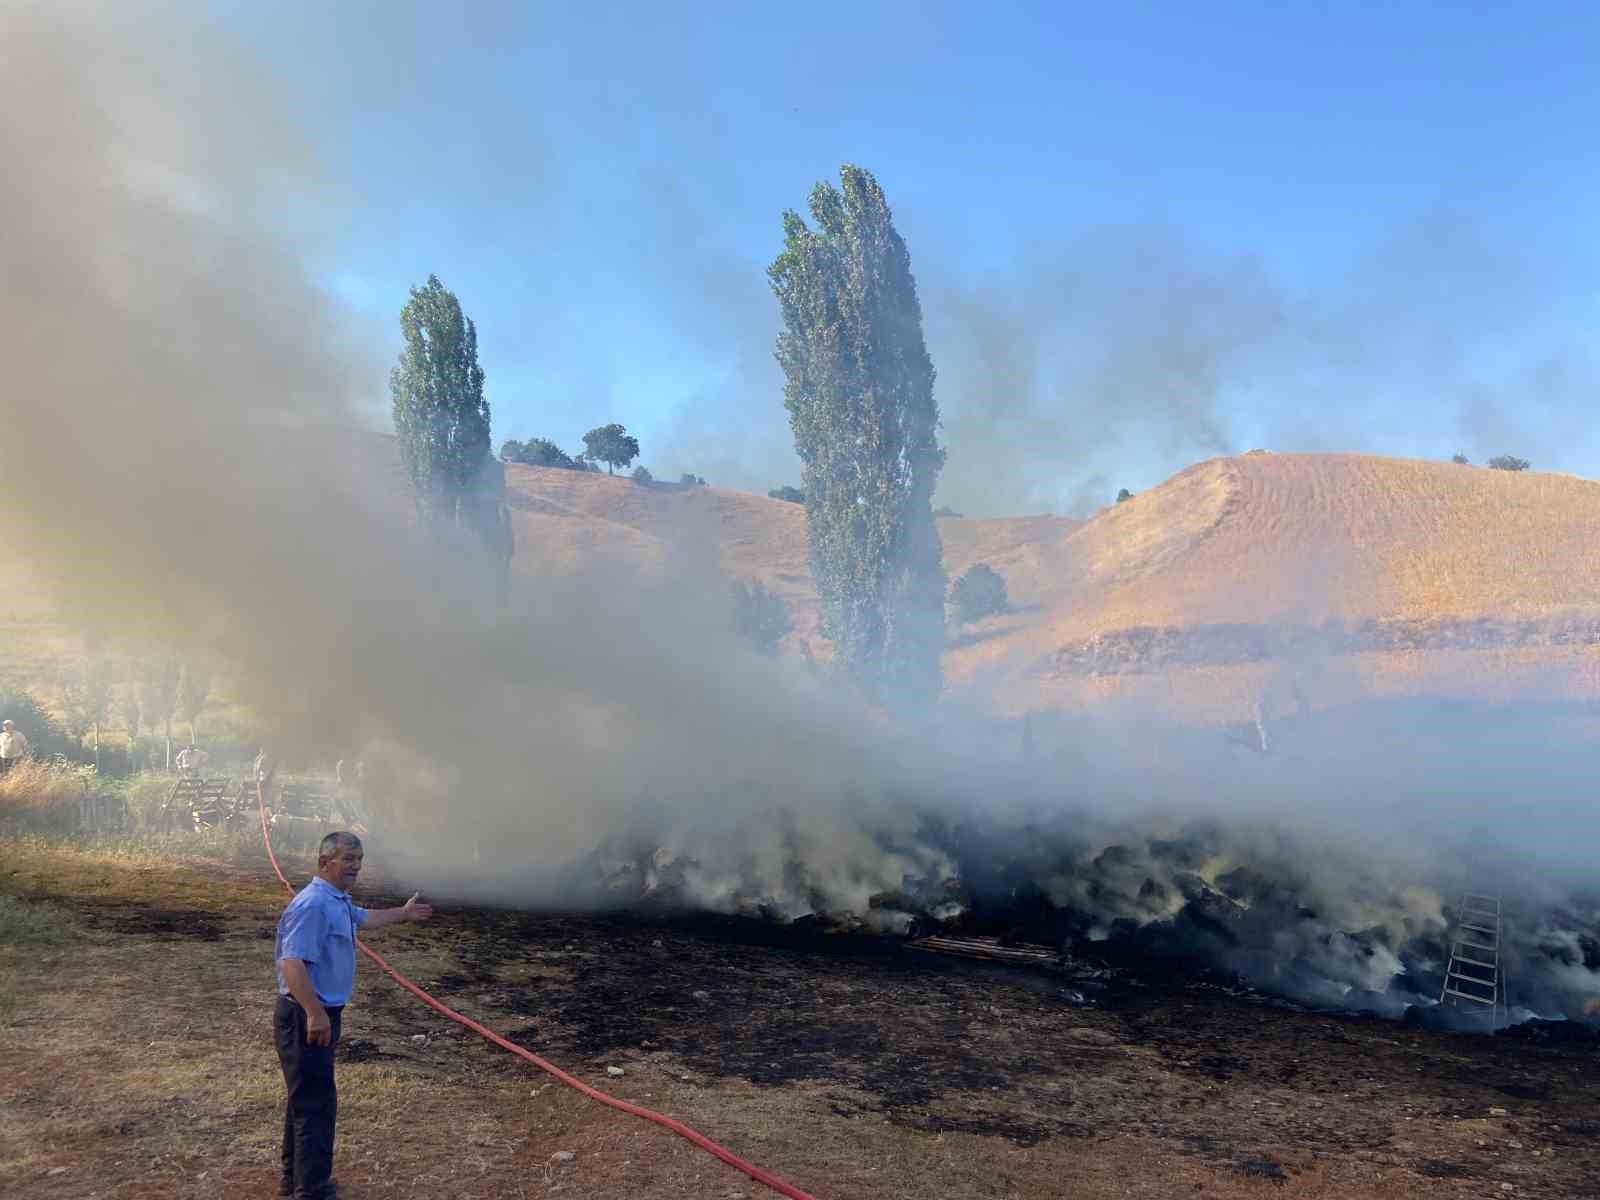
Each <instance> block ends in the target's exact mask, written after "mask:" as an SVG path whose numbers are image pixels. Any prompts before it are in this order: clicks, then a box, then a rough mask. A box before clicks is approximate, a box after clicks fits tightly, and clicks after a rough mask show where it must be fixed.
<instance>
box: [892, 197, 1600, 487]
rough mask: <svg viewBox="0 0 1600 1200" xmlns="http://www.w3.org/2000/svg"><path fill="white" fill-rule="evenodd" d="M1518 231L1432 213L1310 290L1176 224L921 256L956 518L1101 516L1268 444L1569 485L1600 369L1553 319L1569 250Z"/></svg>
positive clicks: (918, 248) (921, 251)
mask: <svg viewBox="0 0 1600 1200" xmlns="http://www.w3.org/2000/svg"><path fill="white" fill-rule="evenodd" d="M901 204H902V206H904V205H905V204H906V201H905V200H904V199H903V198H902V200H901ZM1520 232H1521V231H1514V233H1513V234H1512V235H1511V237H1510V238H1499V237H1496V236H1495V235H1494V234H1493V233H1492V232H1491V231H1489V230H1487V229H1485V228H1483V227H1481V226H1480V225H1478V224H1477V223H1475V222H1474V221H1472V220H1470V219H1468V218H1467V217H1466V216H1465V215H1463V214H1462V213H1460V212H1458V211H1453V210H1443V209H1441V210H1434V211H1429V212H1425V213H1423V214H1421V215H1420V216H1418V217H1416V218H1414V219H1413V220H1411V221H1409V222H1407V223H1405V224H1403V225H1401V226H1399V227H1397V228H1395V229H1393V230H1391V231H1390V232H1389V233H1388V235H1387V236H1386V237H1384V238H1383V239H1381V240H1379V241H1378V242H1377V243H1375V244H1373V245H1371V246H1368V247H1365V248H1364V249H1362V250H1361V251H1360V252H1359V253H1358V254H1356V255H1354V256H1353V257H1352V258H1351V260H1350V261H1349V263H1348V264H1347V265H1346V266H1345V267H1344V269H1343V270H1342V271H1340V272H1334V273H1332V275H1331V277H1330V278H1327V279H1324V280H1323V281H1321V282H1320V283H1318V284H1316V285H1315V286H1296V285H1294V284H1293V283H1291V282H1290V281H1289V280H1288V279H1286V278H1285V277H1283V275H1282V274H1281V273H1280V272H1275V271H1273V270H1272V269H1270V268H1269V267H1268V266H1267V265H1266V264H1265V263H1264V262H1262V261H1260V260H1259V259H1257V258H1255V257H1252V256H1250V255H1239V254H1229V253H1226V252H1222V251H1219V250H1214V249H1210V248H1206V247H1202V246H1201V245H1199V244H1197V243H1196V242H1195V241H1194V240H1193V239H1192V238H1189V237H1186V236H1185V235H1184V234H1183V233H1182V232H1181V231H1179V230H1178V229H1176V228H1174V227H1172V226H1169V225H1163V224H1154V223H1141V224H1131V225H1126V226H1120V227H1115V226H1114V227H1109V228H1098V229H1092V230H1088V231H1085V232H1084V233H1082V234H1081V235H1079V236H1077V237H1074V238H1071V239H1070V240H1068V241H1067V242H1066V244H1065V245H1050V246H1038V245H1035V246H1031V247H1029V248H1028V249H1027V251H1026V252H1025V253H1023V254H1021V255H1019V257H1018V260H1017V262H1016V263H1015V264H1012V265H1008V266H1006V267H1004V268H1002V269H998V270H995V271H992V272H991V273H990V274H988V275H987V276H982V277H978V278H976V279H972V278H963V277H957V276H954V275H952V274H951V273H950V272H949V271H948V270H945V269H942V268H941V266H940V263H939V260H938V258H937V257H936V256H935V255H932V254H930V253H929V249H928V247H927V246H926V245H924V244H919V242H917V241H916V240H911V242H910V244H911V247H912V251H913V253H914V254H915V255H916V258H915V266H916V268H917V270H918V277H919V280H920V281H921V282H922V284H923V287H922V293H923V306H924V310H925V312H926V319H927V323H928V342H929V346H930V350H931V352H932V353H933V355H934V361H935V364H936V365H937V366H938V368H939V396H940V403H941V405H942V407H943V409H944V413H945V426H946V430H947V434H948V436H947V439H946V441H947V444H948V446H949V450H950V457H949V462H948V464H947V466H946V469H945V473H944V476H943V479H942V480H941V485H940V493H939V495H940V499H941V501H943V502H946V503H949V504H951V505H953V506H954V507H955V508H957V509H958V510H960V511H962V512H966V513H969V514H971V515H1001V514H1007V513H1015V512H1037V511H1055V512H1067V513H1071V514H1074V515H1079V516H1086V515H1088V514H1089V513H1090V512H1092V511H1094V510H1095V509H1097V508H1100V507H1103V506H1104V505H1106V504H1107V503H1109V502H1110V501H1111V499H1112V496H1113V495H1114V493H1115V491H1116V489H1117V487H1119V486H1127V487H1130V488H1132V489H1133V490H1135V491H1138V490H1141V489H1142V488H1143V487H1147V486H1149V485H1150V484H1152V483H1154V482H1156V481H1158V480H1160V479H1161V478H1163V477H1165V476H1166V475H1169V474H1171V473H1172V472H1174V471H1176V470H1177V469H1179V468H1180V467H1182V466H1184V465H1186V464H1187V463H1189V462H1192V461H1193V460H1194V459H1196V458H1203V457H1210V456H1213V455H1220V454H1237V453H1241V452H1243V451H1245V450H1248V449H1251V448H1253V447H1255V446H1265V447H1268V448H1271V449H1276V450H1280V451H1285V450H1304V451H1370V452H1375V453H1382V454H1396V455H1400V456H1402V457H1425V458H1426V457H1431V458H1436V459H1441V460H1442V459H1444V458H1447V457H1449V455H1450V454H1451V453H1454V452H1456V451H1458V450H1460V451H1464V452H1466V453H1467V454H1468V455H1469V456H1470V457H1471V458H1472V459H1473V461H1475V462H1480V463H1481V462H1483V461H1484V460H1485V459H1487V458H1489V457H1491V456H1493V455H1496V454H1506V453H1515V454H1520V455H1522V456H1523V457H1526V458H1531V459H1533V460H1534V461H1535V463H1536V465H1542V466H1543V467H1544V468H1546V469H1549V468H1553V467H1554V468H1559V467H1567V468H1568V469H1575V468H1577V467H1579V466H1580V465H1581V462H1580V460H1577V459H1575V457H1574V455H1575V452H1576V451H1575V447H1574V445H1573V443H1572V441H1571V439H1570V431H1571V430H1573V429H1575V428H1579V427H1581V413H1582V412H1583V407H1582V405H1583V403H1584V401H1583V399H1582V397H1584V396H1586V395H1592V394H1593V392H1594V389H1595V387H1596V386H1597V385H1600V363H1596V361H1595V359H1594V356H1593V354H1592V353H1590V352H1589V351H1588V350H1587V348H1586V347H1585V346H1584V345H1583V344H1582V343H1580V342H1577V341H1573V340H1569V337H1568V335H1567V334H1566V332H1565V329H1564V327H1563V326H1562V324H1561V322H1559V321H1557V320H1552V319H1551V312H1552V310H1553V309H1554V308H1555V307H1557V306H1558V305H1559V304H1560V302H1561V299H1562V297H1561V294H1560V293H1561V288H1560V284H1559V281H1560V279H1561V278H1562V272H1561V264H1560V254H1559V251H1558V250H1557V249H1555V248H1552V247H1549V246H1544V247H1536V246H1530V245H1529V244H1528V243H1527V242H1526V241H1525V240H1524V239H1522V238H1520V237H1518V236H1517V234H1520ZM1512 238H1515V239H1516V240H1514V241H1513V240H1512ZM1552 329H1554V330H1555V332H1553V333H1552V332H1551V330H1552ZM1517 447H1522V449H1520V450H1519V449H1516V448H1517Z"/></svg>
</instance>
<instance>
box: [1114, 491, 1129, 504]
mask: <svg viewBox="0 0 1600 1200" xmlns="http://www.w3.org/2000/svg"><path fill="white" fill-rule="evenodd" d="M1132 499H1133V493H1132V492H1130V491H1129V490H1128V489H1127V488H1123V489H1122V490H1121V491H1120V492H1118V493H1117V503H1118V504H1121V503H1122V502H1123V501H1124V500H1132Z"/></svg>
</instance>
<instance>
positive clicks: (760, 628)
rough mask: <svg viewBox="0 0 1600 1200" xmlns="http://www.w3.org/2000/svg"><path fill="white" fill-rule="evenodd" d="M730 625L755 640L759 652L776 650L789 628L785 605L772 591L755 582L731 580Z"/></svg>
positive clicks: (767, 652) (764, 652) (787, 608)
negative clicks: (731, 607)
mask: <svg viewBox="0 0 1600 1200" xmlns="http://www.w3.org/2000/svg"><path fill="white" fill-rule="evenodd" d="M733 628H734V632H736V633H738V634H740V635H741V636H742V637H747V638H749V639H750V640H751V641H752V642H754V643H755V646H756V649H757V650H759V651H760V652H761V653H762V654H767V655H772V654H776V653H777V652H778V643H779V642H781V641H782V640H783V638H784V635H785V634H787V633H788V632H789V631H790V630H791V629H793V628H794V622H793V621H792V620H790V618H789V606H788V605H787V604H785V603H784V602H783V597H782V596H780V595H778V594H777V593H776V592H770V591H768V590H767V589H766V588H765V587H764V586H763V585H761V584H759V583H741V582H739V581H737V580H736V581H735V582H734V584H733Z"/></svg>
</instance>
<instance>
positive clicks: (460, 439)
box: [389, 275, 512, 589]
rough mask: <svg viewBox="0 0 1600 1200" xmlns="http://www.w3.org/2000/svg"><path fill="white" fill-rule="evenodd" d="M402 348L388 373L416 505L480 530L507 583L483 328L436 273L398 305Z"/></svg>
mask: <svg viewBox="0 0 1600 1200" xmlns="http://www.w3.org/2000/svg"><path fill="white" fill-rule="evenodd" d="M400 331H401V333H402V334H403V335H404V337H405V343H406V344H405V349H403V350H402V351H401V352H400V361H399V362H398V363H397V364H396V365H395V368H394V370H393V371H392V372H391V373H390V376H389V391H390V395H391V397H392V399H393V402H394V431H395V433H396V435H398V437H399V440H400V456H401V458H402V460H403V461H404V462H405V468H406V474H407V476H409V477H410V480H411V486H412V489H413V491H414V493H415V496H416V502H417V511H418V513H419V514H420V515H421V516H423V518H424V519H426V520H428V521H429V522H431V523H432V524H434V525H435V526H436V527H440V528H452V527H461V528H466V529H470V530H471V531H472V532H473V533H475V534H476V535H477V537H478V539H479V540H480V542H481V543H482V545H483V546H484V548H485V549H486V550H487V551H488V552H489V554H490V556H491V557H492V558H493V559H494V560H495V562H496V565H497V571H498V575H499V579H500V584H501V587H502V589H503V587H504V583H505V578H506V572H507V570H508V568H509V566H510V562H511V554H512V543H511V523H510V516H509V514H508V513H507V512H506V509H505V505H504V499H505V471H504V468H503V467H502V466H501V465H500V462H499V460H498V459H496V458H495V457H494V455H493V453H491V451H490V448H489V402H488V400H487V399H485V398H484V394H483V378H484V376H483V368H482V367H481V366H479V365H478V330H477V327H476V326H474V325H473V323H472V321H471V319H470V318H468V317H467V316H466V315H465V314H464V313H463V312H462V311H461V304H460V302H459V301H457V300H456V298H455V295H454V294H453V293H451V292H450V291H449V290H447V289H446V288H445V286H444V285H443V284H442V283H440V282H439V278H438V276H436V275H430V276H428V282H427V283H426V284H425V285H424V286H422V287H420V288H412V289H411V299H410V300H408V301H407V302H406V305H405V307H404V308H402V309H401V310H400Z"/></svg>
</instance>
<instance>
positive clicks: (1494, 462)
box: [1489, 454, 1529, 471]
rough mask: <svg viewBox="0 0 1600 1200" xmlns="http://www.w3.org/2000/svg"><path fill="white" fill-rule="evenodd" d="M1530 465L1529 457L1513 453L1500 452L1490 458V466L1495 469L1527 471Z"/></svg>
mask: <svg viewBox="0 0 1600 1200" xmlns="http://www.w3.org/2000/svg"><path fill="white" fill-rule="evenodd" d="M1528 466H1529V463H1528V460H1527V459H1525V458H1518V457H1516V456H1515V455H1513V454H1499V455H1496V456H1495V457H1494V458H1491V459H1490V460H1489V467H1490V469H1491V470H1494V471H1526V470H1527V469H1528Z"/></svg>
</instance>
